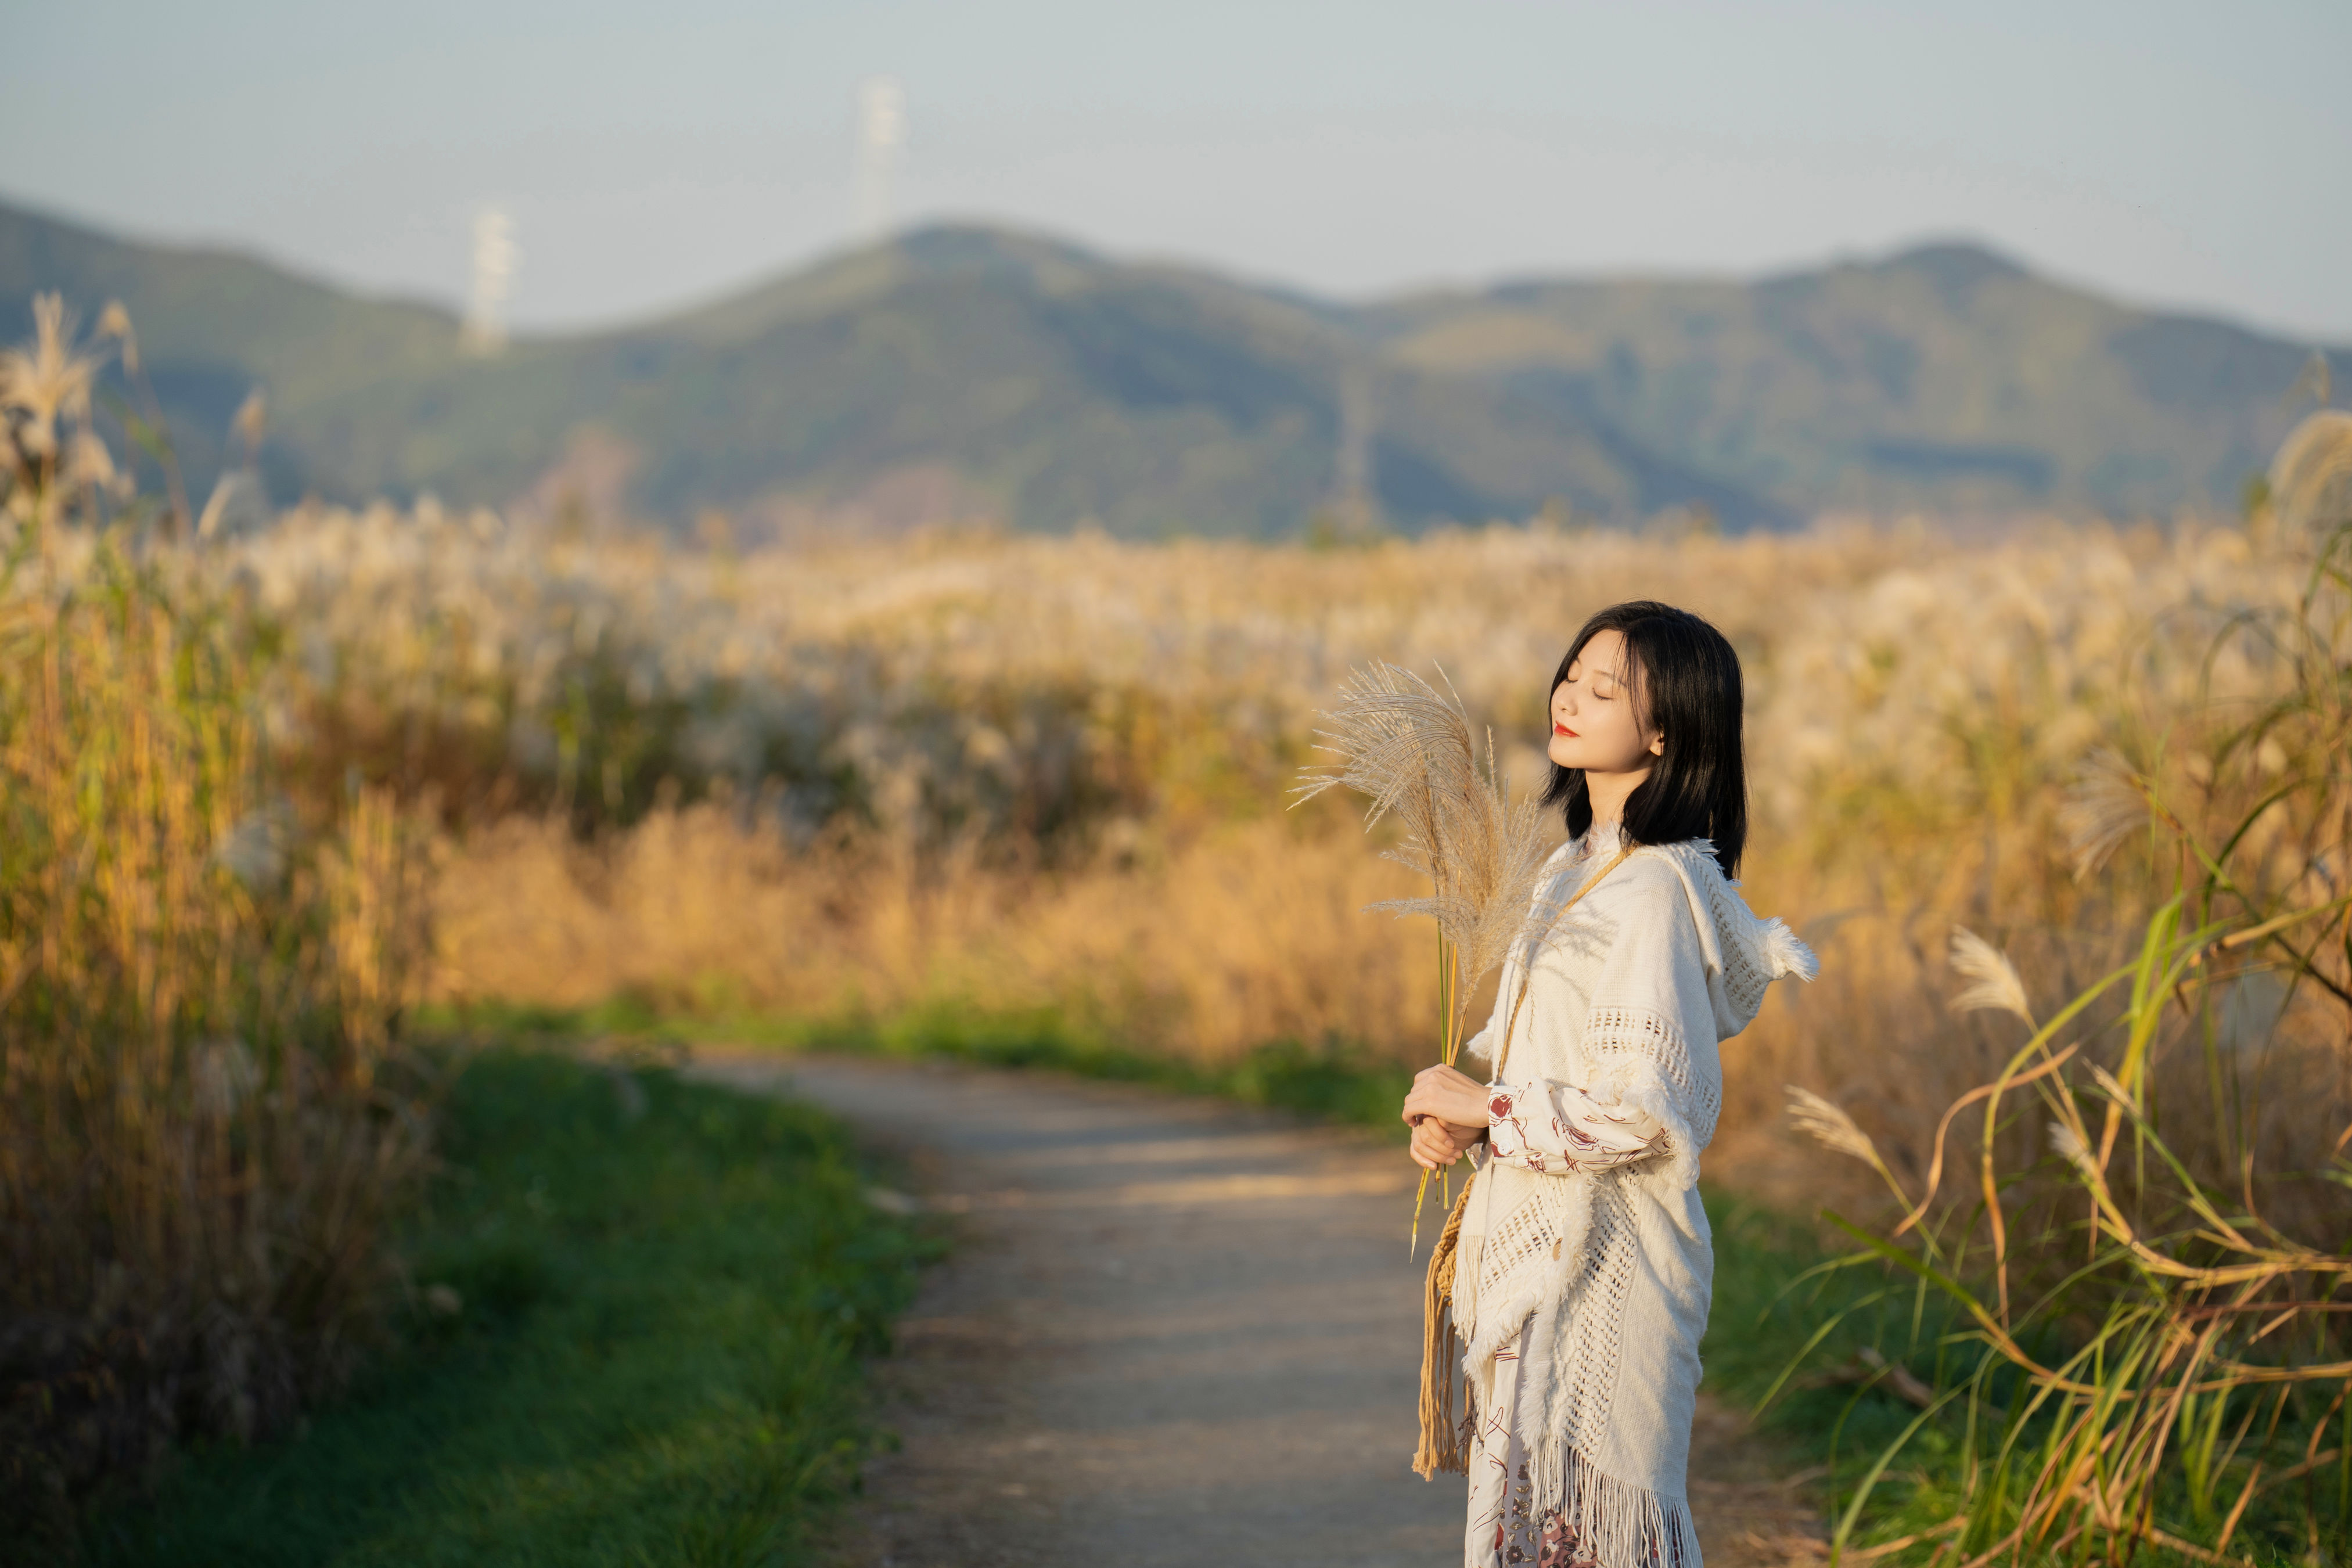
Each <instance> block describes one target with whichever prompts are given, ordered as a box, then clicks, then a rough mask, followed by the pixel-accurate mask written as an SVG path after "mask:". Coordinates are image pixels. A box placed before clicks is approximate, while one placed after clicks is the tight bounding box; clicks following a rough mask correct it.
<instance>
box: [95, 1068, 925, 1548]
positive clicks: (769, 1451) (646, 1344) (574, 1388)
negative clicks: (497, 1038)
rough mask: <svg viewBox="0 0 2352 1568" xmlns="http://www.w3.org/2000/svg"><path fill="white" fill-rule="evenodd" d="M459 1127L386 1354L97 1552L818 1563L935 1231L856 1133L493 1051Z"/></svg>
mask: <svg viewBox="0 0 2352 1568" xmlns="http://www.w3.org/2000/svg"><path fill="white" fill-rule="evenodd" d="M441 1127H442V1141H441V1157H442V1169H441V1171H440V1173H439V1174H438V1175H437V1176H436V1178H435V1180H434V1181H433V1183H432V1184H431V1185H430V1186H429V1188H428V1189H427V1192H426V1194H425V1202H424V1204H423V1205H422V1206H421V1207H420V1208H419V1209H418V1210H417V1211H416V1212H415V1215H412V1216H410V1218H409V1219H408V1220H407V1222H406V1223H405V1224H404V1226H403V1228H402V1231H401V1233H400V1236H399V1237H398V1239H399V1242H400V1252H401V1256H402V1257H403V1258H404V1263H405V1272H406V1275H407V1279H406V1289H405V1290H404V1292H403V1296H402V1305H401V1307H400V1309H399V1313H398V1318H397V1321H396V1322H395V1323H394V1332H395V1339H394V1343H393V1344H392V1345H391V1346H389V1347H387V1348H386V1349H385V1350H384V1351H383V1352H382V1353H381V1354H380V1355H379V1356H378V1357H376V1358H375V1359H374V1361H373V1363H371V1364H370V1365H369V1367H368V1368H367V1369H366V1370H364V1371H363V1372H362V1373H361V1374H360V1375H359V1376H358V1378H357V1379H356V1381H355V1382H354V1384H353V1385H352V1388H351V1389H350V1391H349V1392H348V1393H347V1394H345V1396H344V1397H343V1398H341V1399H340V1400H338V1401H337V1402H336V1403H334V1404H333V1405H331V1406H329V1407H326V1408H323V1409H321V1410H320V1411H318V1412H316V1413H315V1414H313V1415H311V1416H310V1418H309V1419H308V1420H307V1421H305V1422H304V1423H303V1424H302V1426H300V1427H299V1429H298V1430H296V1431H294V1432H292V1433H289V1434H288V1435H286V1436H282V1437H281V1438H279V1439H278V1440H277V1441H274V1442H268V1443H265V1444H262V1445H260V1446H257V1447H246V1446H243V1445H240V1444H237V1443H236V1442H234V1441H220V1440H215V1441H214V1442H210V1443H206V1444H202V1445H198V1446H196V1447H194V1449H193V1451H192V1452H190V1453H189V1454H188V1455H187V1456H186V1457H185V1458H184V1459H183V1460H181V1461H180V1462H179V1463H178V1464H176V1465H175V1466H173V1468H171V1469H170V1470H169V1472H168V1473H167V1474H166V1476H165V1479H163V1481H162V1483H161V1484H160V1486H158V1487H157V1488H156V1489H155V1491H154V1493H153V1495H152V1499H147V1498H138V1497H134V1496H129V1495H121V1496H118V1497H116V1498H114V1499H112V1500H109V1501H108V1502H107V1503H106V1504H105V1505H103V1506H101V1507H100V1508H98V1509H97V1510H95V1511H94V1512H93V1514H92V1515H91V1518H90V1520H89V1523H88V1525H87V1526H86V1529H85V1537H86V1540H85V1551H86V1560H87V1561H89V1562H90V1563H102V1564H121V1565H122V1568H131V1565H134V1564H151V1563H152V1564H155V1565H157V1568H161V1565H163V1564H166V1563H169V1564H173V1565H174V1568H182V1565H187V1568H194V1565H197V1564H208V1563H217V1564H220V1565H222V1568H247V1565H256V1568H258V1565H268V1564H280V1563H282V1564H286V1565H288V1568H294V1565H297V1564H299V1565H302V1568H321V1565H327V1564H335V1565H346V1564H348V1565H352V1568H357V1565H359V1564H375V1563H381V1564H385V1565H387V1568H389V1565H400V1568H408V1565H422V1564H441V1563H447V1564H458V1563H467V1564H472V1563H480V1564H490V1563H501V1564H503V1563H577V1564H583V1565H593V1564H599V1563H614V1564H623V1563H625V1564H639V1563H698V1564H725V1563H743V1564H752V1563H777V1562H791V1561H800V1560H802V1559H803V1556H804V1555H805V1553H806V1552H807V1551H808V1550H809V1549H810V1545H811V1542H812V1539H813V1536H812V1531H814V1530H816V1529H819V1528H821V1527H822V1524H823V1521H824V1518H825V1515H826V1510H827V1507H828V1505H830V1504H832V1503H834V1502H835V1501H837V1500H839V1499H841V1498H843V1497H844V1496H845V1495H846V1494H847V1493H848V1491H849V1489H851V1488H852V1487H853V1486H854V1485H855V1482H856V1474H857V1468H858V1466H859V1464H860V1463H861V1462H862V1461H863V1460H864V1459H865V1458H866V1456H867V1454H869V1453H870V1452H872V1450H873V1446H874V1444H875V1443H876V1441H877V1439H878V1436H879V1433H878V1429H877V1427H876V1426H875V1424H874V1423H873V1421H872V1419H871V1415H870V1413H869V1412H868V1411H867V1409H866V1407H865V1405H863V1404H862V1402H861V1400H862V1394H863V1374H862V1370H861V1368H860V1366H859V1358H860V1357H862V1356H867V1355H872V1354H875V1353H877V1352H881V1351H882V1350H884V1349H886V1348H887V1344H888V1338H889V1325H890V1321H891V1320H892V1318H893V1317H894V1316H896V1314H897V1313H898V1310H900V1309H901V1308H902V1307H903V1306H904V1305H905V1304H906V1302H907V1301H908V1299H909V1298H910V1295H911V1291H912V1289H913V1285H914V1280H915V1277H916V1271H917V1269H918V1268H919V1265H920V1263H921V1262H922V1261H923V1259H924V1258H926V1257H927V1256H928V1255H929V1245H930V1244H929V1242H928V1241H926V1240H925V1239H924V1238H923V1237H921V1236H919V1235H918V1234H917V1233H916V1232H914V1231H912V1230H910V1229H908V1228H907V1227H906V1226H904V1224H903V1223H902V1222H898V1221H895V1220H891V1219H889V1218H887V1216H883V1215H877V1213H876V1212H875V1211H874V1210H873V1209H871V1208H870V1207H868V1205H866V1201H865V1198H864V1195H863V1193H864V1188H863V1185H862V1184H861V1181H860V1177H859V1172H858V1168H857V1165H856V1161H855V1159H854V1158H853V1156H852V1153H851V1151H850V1150H849V1148H848V1146H847V1143H846V1141H845V1138H844V1137H843V1135H842V1134H841V1132H840V1131H839V1130H838V1129H837V1128H836V1127H835V1125H834V1124H833V1123H832V1122H830V1121H828V1120H826V1119H824V1118H823V1117H821V1116H818V1115H816V1114H815V1113H814V1112H812V1111H809V1110H803V1109H802V1108H800V1107H796V1106H792V1105H787V1104H782V1103H778V1102H775V1101H772V1100H761V1099H755V1098H751V1097H748V1096H744V1095H740V1094H736V1093H733V1092H731V1091H729V1090H725V1089H712V1088H707V1087H704V1086H700V1085H696V1084H691V1083H687V1082H684V1081H682V1080H680V1079H678V1078H677V1075H676V1074H675V1073H673V1072H671V1071H669V1070H667V1069H666V1068H658V1067H639V1068H629V1067H624V1066H610V1067H604V1066H597V1065H594V1064H589V1063H583V1062H580V1061H577V1060H573V1059H570V1058H562V1057H558V1056H553V1055H548V1054H539V1055H530V1054H517V1053H513V1052H508V1051H499V1050H493V1051H490V1052H488V1053H487V1054H482V1055H477V1056H474V1057H472V1058H469V1059H468V1060H467V1063H466V1066H465V1068H464V1070H463V1072H462V1074H461V1075H460V1076H459V1077H458V1078H457V1081H456V1082H455V1083H454V1084H453V1085H452V1086H451V1087H450V1089H449V1091H448V1095H447V1098H446V1102H445V1104H444V1108H443V1116H442V1118H441ZM128 1490H129V1489H127V1488H126V1489H124V1491H125V1492H126V1493H127V1492H128Z"/></svg>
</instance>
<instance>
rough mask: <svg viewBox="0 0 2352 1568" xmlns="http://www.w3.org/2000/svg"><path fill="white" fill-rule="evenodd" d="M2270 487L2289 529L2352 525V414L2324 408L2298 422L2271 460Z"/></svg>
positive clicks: (2318, 530) (2324, 530)
mask: <svg viewBox="0 0 2352 1568" xmlns="http://www.w3.org/2000/svg"><path fill="white" fill-rule="evenodd" d="M2323 363H2324V362H2323ZM2270 487H2271V505H2272V507H2273V509H2274V510H2275V511H2276V513H2277V516H2278V519H2279V521H2280V522H2281V523H2282V524H2283V525H2284V527H2285V528H2286V529H2287V530H2288V531H2290V532H2294V533H2304V534H2315V535H2319V536H2322V537H2325V536H2326V535H2327V534H2329V533H2332V532H2334V531H2336V529H2339V528H2342V527H2344V526H2345V525H2347V523H2352V413H2347V412H2346V411H2345V410H2343V409H2341V408H2323V409H2321V410H2319V411H2318V412H2317V413H2315V414H2313V415H2312V416H2310V417H2308V418H2306V419H2305V420H2304V422H2303V423H2302V424H2300V425H2298V426H2295V427H2294V433H2293V434H2291V435H2289V436H2288V437H2287V438H2286V439H2285V440H2284V442H2282V443H2280V445H2279V449H2278V456H2277V457H2275V458H2272V459H2271V471H2270Z"/></svg>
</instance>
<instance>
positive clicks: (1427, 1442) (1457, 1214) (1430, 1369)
mask: <svg viewBox="0 0 2352 1568" xmlns="http://www.w3.org/2000/svg"><path fill="white" fill-rule="evenodd" d="M1473 1185H1474V1183H1472V1182H1465V1183H1463V1184H1462V1195H1461V1196H1460V1197H1458V1198H1456V1199H1454V1207H1453V1210H1452V1211H1451V1212H1450V1213H1448V1214H1447V1215H1446V1216H1445V1228H1444V1230H1442V1231H1440V1232H1439V1233H1438V1236H1437V1246H1436V1247H1434V1248H1433V1249H1432V1250H1431V1252H1430V1254H1429V1280H1428V1284H1427V1285H1426V1287H1425V1288H1424V1289H1423V1295H1422V1300H1421V1447H1420V1450H1419V1451H1418V1452H1416V1453H1415V1454H1414V1455H1413V1457H1412V1468H1413V1473H1414V1474H1415V1475H1418V1476H1419V1477H1420V1478H1421V1479H1423V1480H1427V1479H1430V1477H1432V1476H1433V1475H1435V1474H1436V1473H1437V1472H1438V1471H1440V1470H1446V1471H1450V1472H1451V1473H1453V1474H1454V1475H1457V1476H1463V1475H1467V1474H1469V1473H1470V1456H1469V1452H1468V1450H1469V1446H1470V1445H1469V1434H1468V1432H1467V1431H1466V1430H1465V1429H1466V1428H1467V1427H1468V1426H1469V1425H1470V1412H1469V1411H1468V1410H1466V1409H1465V1410H1464V1411H1463V1412H1462V1414H1461V1415H1458V1416H1457V1415H1455V1414H1454V1406H1455V1405H1456V1404H1457V1403H1461V1404H1465V1405H1466V1404H1467V1398H1466V1395H1467V1394H1468V1393H1469V1390H1468V1389H1467V1388H1466V1387H1465V1388H1464V1389H1463V1390H1462V1391H1461V1394H1462V1396H1463V1397H1460V1398H1458V1399H1457V1395H1456V1393H1455V1390H1454V1363H1455V1360H1456V1357H1455V1355H1454V1259H1455V1256H1456V1251H1457V1248H1458V1247H1459V1246H1460V1243H1461V1240H1462V1211H1463V1210H1464V1209H1465V1208H1466V1207H1467V1206H1468V1205H1469V1203H1470V1189H1471V1187H1472V1186H1473Z"/></svg>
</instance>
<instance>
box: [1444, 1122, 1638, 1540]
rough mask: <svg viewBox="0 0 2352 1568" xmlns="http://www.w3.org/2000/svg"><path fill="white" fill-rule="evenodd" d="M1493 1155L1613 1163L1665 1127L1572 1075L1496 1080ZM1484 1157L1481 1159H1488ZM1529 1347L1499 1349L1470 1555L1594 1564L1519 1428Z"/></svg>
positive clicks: (1483, 1417)
mask: <svg viewBox="0 0 2352 1568" xmlns="http://www.w3.org/2000/svg"><path fill="white" fill-rule="evenodd" d="M1487 1094H1488V1099H1487V1103H1486V1142H1487V1154H1486V1160H1487V1161H1489V1162H1500V1163H1504V1164H1507V1165H1516V1166H1518V1167H1519V1168H1520V1169H1522V1170H1526V1171H1531V1172H1534V1173H1537V1174H1538V1175H1541V1174H1546V1173H1553V1174H1556V1173H1559V1172H1561V1171H1564V1170H1568V1169H1570V1168H1572V1167H1573V1168H1581V1169H1585V1170H1596V1171H1598V1170H1609V1169H1612V1168H1614V1167H1616V1166H1620V1165H1629V1164H1632V1163H1633V1162H1634V1161H1636V1160H1641V1159H1645V1158H1647V1157H1649V1156H1650V1155H1651V1154H1653V1153H1654V1152H1657V1147H1658V1144H1659V1142H1660V1140H1661V1139H1662V1137H1663V1136H1664V1131H1665V1129H1664V1125H1663V1124H1661V1123H1660V1122H1659V1121H1658V1120H1657V1118H1655V1117H1654V1116H1651V1115H1648V1114H1646V1113H1645V1112H1643V1111H1639V1110H1629V1109H1624V1108H1622V1107H1619V1106H1615V1105H1603V1104H1601V1103H1599V1102H1598V1101H1596V1100H1593V1099H1592V1097H1591V1096H1590V1095H1588V1094H1586V1093H1585V1092H1584V1091H1583V1090H1582V1089H1576V1088H1574V1087H1572V1086H1570V1085H1567V1084H1557V1083H1541V1084H1534V1085H1530V1086H1528V1087H1525V1088H1521V1087H1516V1086H1513V1085H1510V1084H1500V1083H1498V1084H1493V1085H1490V1086H1489V1087H1488V1090H1487ZM1482 1168H1483V1162H1482ZM1519 1368H1520V1347H1519V1345H1518V1344H1517V1342H1513V1343H1512V1344H1510V1345H1508V1346H1506V1347H1505V1348H1504V1349H1503V1350H1502V1351H1501V1352H1498V1353H1497V1354H1496V1358H1495V1381H1494V1398H1493V1399H1492V1401H1491V1402H1490V1403H1489V1404H1488V1405H1486V1407H1484V1408H1481V1409H1480V1410H1478V1412H1477V1423H1478V1424H1477V1427H1476V1429H1475V1433H1474V1435H1473V1438H1472V1447H1471V1452H1470V1524H1469V1536H1468V1539H1467V1541H1466V1542H1465V1548H1466V1550H1465V1554H1464V1555H1465V1561H1466V1562H1468V1563H1478V1564H1482V1565H1485V1564H1495V1565H1502V1564H1512V1563H1533V1564H1536V1565H1537V1568H1595V1564H1596V1563H1597V1558H1596V1556H1595V1554H1594V1553H1593V1552H1592V1551H1591V1549H1590V1547H1589V1546H1587V1545H1586V1543H1584V1542H1580V1541H1578V1540H1577V1539H1576V1531H1575V1529H1574V1527H1573V1526H1572V1525H1571V1524H1570V1522H1569V1519H1570V1514H1569V1513H1566V1512H1563V1510H1562V1509H1561V1508H1560V1507H1559V1506H1557V1505H1556V1504H1554V1503H1552V1502H1549V1501H1547V1502H1544V1503H1538V1500H1537V1499H1536V1497H1535V1486H1534V1483H1533V1481H1532V1479H1531V1478H1530V1477H1529V1474H1528V1449H1527V1444H1526V1440H1525V1439H1524V1438H1523V1437H1522V1436H1520V1430H1521V1426H1522V1425H1523V1423H1522V1422H1521V1421H1520V1419H1519V1415H1520V1412H1519V1408H1518V1395H1519Z"/></svg>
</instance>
